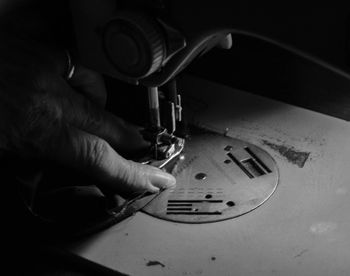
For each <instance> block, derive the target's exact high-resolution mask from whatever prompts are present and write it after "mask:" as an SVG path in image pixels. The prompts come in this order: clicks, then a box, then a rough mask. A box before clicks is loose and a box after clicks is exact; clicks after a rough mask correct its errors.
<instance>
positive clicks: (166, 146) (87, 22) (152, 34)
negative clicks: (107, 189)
mask: <svg viewBox="0 0 350 276" xmlns="http://www.w3.org/2000/svg"><path fill="white" fill-rule="evenodd" d="M71 2H72V13H73V19H74V22H75V27H76V36H77V45H78V51H79V56H80V57H81V60H82V62H83V63H84V64H85V65H87V66H88V67H90V68H92V69H94V70H96V71H99V72H101V73H104V74H106V75H109V76H111V77H113V78H117V79H120V80H123V81H126V82H129V83H132V84H141V85H143V86H146V87H148V95H149V110H150V124H149V126H148V128H147V129H146V130H145V132H144V136H145V138H146V139H147V140H149V141H150V142H151V144H152V150H151V151H152V158H151V159H153V161H157V162H153V161H151V159H149V160H148V161H145V162H146V163H152V164H153V165H156V166H158V167H162V166H163V165H164V162H167V161H169V159H171V158H173V157H175V156H177V155H178V154H179V153H180V152H181V150H182V148H183V144H184V140H183V137H182V138H179V137H177V136H182V135H181V134H179V132H176V126H177V125H178V124H179V123H181V121H182V114H181V111H182V107H181V96H180V95H179V94H178V92H177V89H176V81H175V77H176V75H177V74H178V73H179V72H181V71H182V70H183V69H184V68H185V67H186V65H187V64H189V62H191V61H192V60H193V59H194V58H195V57H197V56H198V55H201V54H203V53H204V52H206V51H208V50H210V49H211V48H213V47H214V46H216V45H218V44H220V46H221V47H222V48H230V47H231V36H230V35H229V32H228V31H227V30H226V29H223V28H218V29H215V30H213V29H212V26H211V28H210V29H205V28H203V26H201V25H200V24H198V28H197V30H196V29H194V28H193V26H192V25H193V19H194V18H193V17H191V18H190V19H191V20H189V18H188V17H186V16H184V14H182V13H175V14H174V13H173V12H172V10H171V9H170V7H173V6H174V5H175V4H176V6H181V3H172V1H137V0H134V1H114V0H112V1H111V0H105V1H96V0H89V1H81V0H74V1H71ZM186 5H187V4H186ZM182 6H183V7H184V5H182ZM187 29H190V32H188V31H186V30H187ZM160 86H162V87H161V88H160V90H161V100H159V92H158V88H159V87H160ZM160 105H161V108H160ZM160 109H161V110H162V112H161V113H160ZM176 134H177V135H176ZM146 159H147V158H146ZM160 160H164V161H163V162H161V163H159V161H160Z"/></svg>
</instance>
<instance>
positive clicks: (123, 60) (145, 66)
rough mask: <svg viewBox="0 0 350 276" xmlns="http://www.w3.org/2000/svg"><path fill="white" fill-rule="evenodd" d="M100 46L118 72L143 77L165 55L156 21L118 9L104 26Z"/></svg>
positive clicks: (151, 71) (159, 64)
mask: <svg viewBox="0 0 350 276" xmlns="http://www.w3.org/2000/svg"><path fill="white" fill-rule="evenodd" d="M104 49H105V52H106V55H107V57H108V58H109V60H110V62H111V63H112V64H113V65H114V66H115V68H116V69H117V70H118V71H119V72H120V73H122V74H124V75H127V76H129V77H133V78H143V77H146V76H148V75H150V74H152V73H153V72H155V71H157V70H158V69H159V68H160V67H161V65H162V62H163V60H164V59H165V55H166V52H165V51H166V45H165V39H164V35H163V33H162V29H161V27H160V26H159V25H158V22H157V21H156V20H155V19H153V18H151V17H149V16H147V15H145V14H142V13H138V12H127V11H124V12H121V13H118V14H117V16H115V17H114V18H113V19H112V20H110V21H109V22H108V23H107V24H106V26H105V28H104Z"/></svg>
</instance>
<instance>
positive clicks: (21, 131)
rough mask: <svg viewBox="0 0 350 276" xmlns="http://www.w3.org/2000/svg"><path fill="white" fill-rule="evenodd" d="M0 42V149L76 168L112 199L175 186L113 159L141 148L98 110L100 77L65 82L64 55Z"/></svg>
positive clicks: (127, 129)
mask: <svg viewBox="0 0 350 276" xmlns="http://www.w3.org/2000/svg"><path fill="white" fill-rule="evenodd" d="M3 42H4V41H3ZM3 42H2V45H0V48H1V49H0V60H1V63H0V148H2V149H5V150H10V151H13V152H15V153H16V154H19V155H26V156H30V157H31V156H40V157H44V158H50V159H53V160H55V161H58V162H61V163H63V164H66V165H68V166H72V167H75V168H77V169H80V170H82V171H84V172H86V173H89V174H91V175H93V176H94V177H96V178H97V179H98V180H99V181H100V182H101V183H102V185H103V186H104V188H108V190H110V191H111V190H112V191H115V192H116V193H119V192H125V191H129V192H134V191H139V192H141V191H150V192H157V191H159V189H160V188H167V187H169V186H172V185H174V184H175V178H174V177H173V176H171V175H170V174H167V173H165V172H163V171H161V170H159V169H157V168H154V167H151V166H146V165H141V164H139V163H136V162H133V161H130V160H126V159H125V158H123V157H122V156H121V155H119V154H118V153H117V152H122V153H127V152H130V151H133V150H137V149H140V148H143V147H144V146H145V145H146V144H145V141H144V140H143V139H142V137H141V135H140V133H139V131H138V129H137V128H136V127H134V126H131V125H130V124H127V123H126V122H124V121H122V120H121V119H119V118H117V117H116V116H114V115H112V114H111V113H109V112H107V111H104V110H103V107H104V104H105V101H106V90H105V87H104V83H103V79H102V77H101V76H100V75H98V74H97V73H95V72H93V71H91V70H89V69H87V68H84V67H83V66H77V67H76V71H75V73H74V75H73V77H72V78H71V79H70V80H69V81H67V79H66V78H65V74H66V71H67V57H66V55H65V53H64V51H59V50H57V49H54V48H53V47H48V46H44V45H42V44H38V43H35V42H32V41H24V40H21V39H15V38H12V39H10V40H7V41H6V43H3Z"/></svg>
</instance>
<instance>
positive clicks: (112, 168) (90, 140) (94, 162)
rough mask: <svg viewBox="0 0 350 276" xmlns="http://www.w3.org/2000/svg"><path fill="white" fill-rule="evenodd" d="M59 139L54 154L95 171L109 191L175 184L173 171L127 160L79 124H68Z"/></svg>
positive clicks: (152, 189) (144, 188)
mask: <svg viewBox="0 0 350 276" xmlns="http://www.w3.org/2000/svg"><path fill="white" fill-rule="evenodd" d="M56 142H57V143H56V146H55V148H54V149H52V150H51V151H50V152H49V155H50V157H51V158H53V159H55V160H58V161H60V162H62V163H64V164H68V165H70V166H72V167H75V168H77V169H80V170H82V171H84V172H87V173H89V174H91V175H94V176H95V177H97V178H98V179H99V180H100V181H101V182H102V183H103V184H104V185H106V188H108V190H109V191H114V192H116V193H123V192H143V191H149V192H158V191H159V189H163V188H168V187H170V186H173V185H175V182H176V180H175V178H174V177H173V176H172V175H170V174H168V173H165V172H163V171H161V170H160V169H158V168H155V167H151V166H147V165H142V164H139V163H135V162H133V161H129V160H126V159H124V158H123V157H121V156H120V155H119V154H117V153H116V152H115V151H114V149H113V148H112V147H111V146H110V145H109V144H108V143H107V142H106V141H104V140H103V139H100V138H98V137H97V136H94V135H91V134H89V133H87V132H84V131H82V130H79V129H77V128H74V127H67V128H65V130H64V132H63V133H61V135H60V136H59V137H57V141H56Z"/></svg>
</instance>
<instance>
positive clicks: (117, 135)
mask: <svg viewBox="0 0 350 276" xmlns="http://www.w3.org/2000/svg"><path fill="white" fill-rule="evenodd" d="M44 89H45V90H47V91H50V92H53V96H54V97H55V101H56V102H57V104H59V105H60V107H61V109H62V110H63V113H62V116H63V119H64V120H65V121H66V122H68V123H69V124H71V125H73V126H75V127H77V128H79V129H82V130H84V131H86V132H88V133H90V134H93V135H96V136H98V137H100V138H102V139H104V140H106V141H107V142H108V143H110V145H111V146H112V147H113V148H115V149H116V150H117V151H118V152H119V153H125V152H127V153H132V152H138V151H140V150H142V149H145V148H147V147H148V143H147V142H146V141H145V140H144V139H143V137H142V135H141V134H140V131H139V129H137V128H136V127H135V126H133V125H130V124H128V123H126V122H124V121H123V120H122V119H120V118H117V117H116V116H114V115H113V114H111V113H109V112H107V111H105V110H103V109H102V108H99V107H98V106H97V105H95V104H93V103H92V102H91V101H89V100H88V99H86V98H85V97H84V96H83V95H81V94H79V93H77V92H76V91H75V90H74V89H73V88H71V87H70V86H69V84H68V83H67V82H66V81H65V80H64V79H63V78H55V79H53V80H52V81H47V82H45V87H44Z"/></svg>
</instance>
